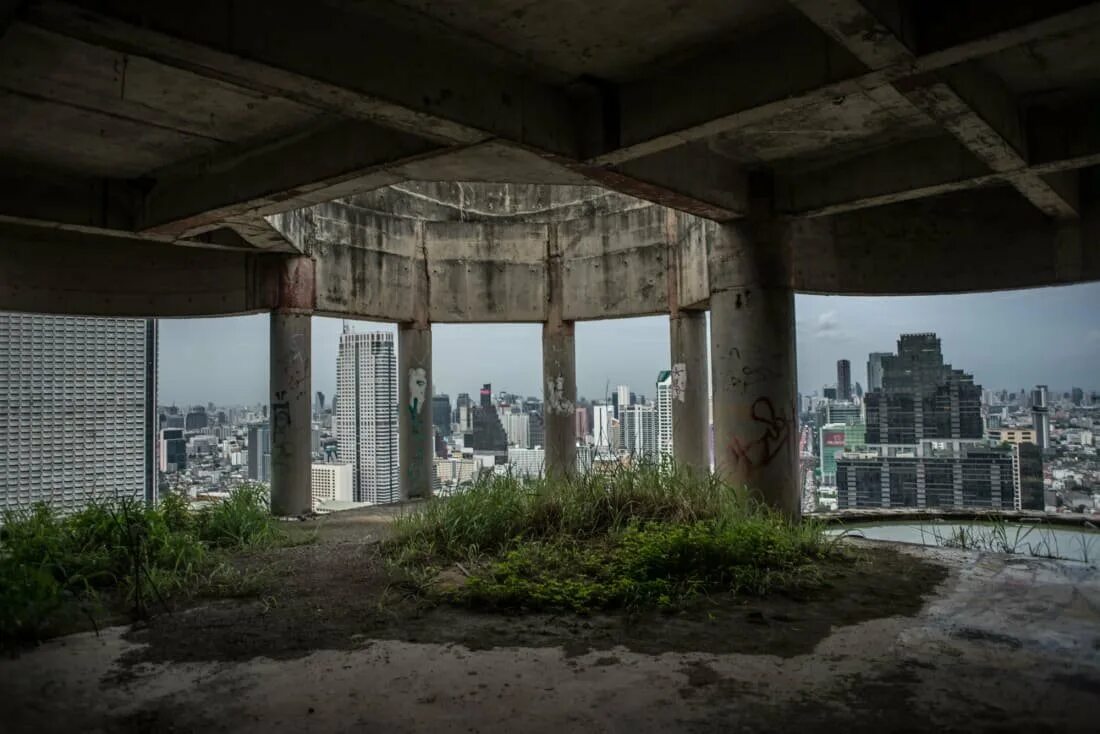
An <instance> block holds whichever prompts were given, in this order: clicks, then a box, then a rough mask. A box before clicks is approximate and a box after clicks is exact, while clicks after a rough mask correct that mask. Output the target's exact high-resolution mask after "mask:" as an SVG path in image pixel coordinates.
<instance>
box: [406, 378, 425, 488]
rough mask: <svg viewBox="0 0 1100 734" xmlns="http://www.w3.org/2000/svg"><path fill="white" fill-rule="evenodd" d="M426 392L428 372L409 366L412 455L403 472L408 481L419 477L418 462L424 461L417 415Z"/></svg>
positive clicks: (416, 479) (422, 404) (414, 481)
mask: <svg viewBox="0 0 1100 734" xmlns="http://www.w3.org/2000/svg"><path fill="white" fill-rule="evenodd" d="M427 394H428V373H427V370H425V369H424V368H423V367H410V368H409V404H408V406H407V408H408V411H409V424H410V427H411V429H412V444H413V446H414V449H413V457H412V461H411V462H410V463H409V466H407V467H405V474H406V476H408V477H409V480H410V482H412V483H414V484H415V483H416V482H417V481H418V480H419V479H420V464H421V462H423V461H424V442H423V441H422V440H421V439H420V437H421V434H422V430H421V427H420V421H419V420H417V416H418V415H419V414H420V410H421V409H422V408H423V407H424V403H425V396H426V395H427Z"/></svg>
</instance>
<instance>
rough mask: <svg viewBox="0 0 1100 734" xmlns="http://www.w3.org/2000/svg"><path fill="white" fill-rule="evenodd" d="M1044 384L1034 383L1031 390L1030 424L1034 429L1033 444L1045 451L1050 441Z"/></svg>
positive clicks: (1048, 414)
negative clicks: (1033, 387)
mask: <svg viewBox="0 0 1100 734" xmlns="http://www.w3.org/2000/svg"><path fill="white" fill-rule="evenodd" d="M1049 399H1050V398H1049V395H1048V393H1047V386H1046V385H1036V386H1035V389H1034V390H1032V391H1031V425H1032V427H1033V428H1034V429H1035V445H1036V446H1038V447H1039V450H1040V451H1046V449H1047V445H1048V444H1049V443H1050V412H1049V410H1050V403H1049V402H1048V401H1049Z"/></svg>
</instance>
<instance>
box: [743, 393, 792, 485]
mask: <svg viewBox="0 0 1100 734" xmlns="http://www.w3.org/2000/svg"><path fill="white" fill-rule="evenodd" d="M749 414H750V417H751V418H752V421H753V427H754V430H752V431H750V432H749V435H747V436H734V437H733V440H731V441H730V445H729V451H730V455H731V456H732V457H733V464H734V466H735V467H738V468H741V469H743V470H744V471H746V472H750V473H751V472H752V471H755V470H757V469H760V468H762V467H765V466H767V465H769V464H771V463H772V461H773V460H774V459H775V457H776V456H778V455H779V454H780V452H781V451H783V450H784V449H789V448H790V442H791V430H792V428H793V424H794V421H793V413H792V415H791V416H787V415H784V414H783V412H782V411H776V409H775V406H774V405H773V404H772V401H771V398H768V397H759V398H757V399H756V400H755V401H754V402H753V404H752V408H751V409H750V411H749Z"/></svg>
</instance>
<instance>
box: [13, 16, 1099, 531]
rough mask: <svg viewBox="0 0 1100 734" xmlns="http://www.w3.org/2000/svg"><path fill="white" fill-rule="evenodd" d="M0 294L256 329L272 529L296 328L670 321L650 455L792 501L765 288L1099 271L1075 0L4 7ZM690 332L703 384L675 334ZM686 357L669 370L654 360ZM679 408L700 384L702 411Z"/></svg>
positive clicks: (554, 376) (417, 449)
mask: <svg viewBox="0 0 1100 734" xmlns="http://www.w3.org/2000/svg"><path fill="white" fill-rule="evenodd" d="M0 34H2V36H0V110H2V111H3V120H4V122H5V124H4V125H3V126H0V190H2V191H3V196H2V197H0V309H4V310H21V311H35V312H45V313H72V314H99V315H118V316H160V317H172V316H205V315H213V314H233V313H247V312H256V311H271V313H272V325H271V330H272V332H271V333H272V347H273V348H272V378H271V390H272V397H271V401H272V404H273V411H274V415H275V420H274V421H273V435H272V457H273V469H274V486H273V499H274V503H275V507H276V510H277V511H279V512H284V513H297V512H300V511H304V510H306V509H308V508H309V501H310V495H309V461H310V456H309V439H310V434H309V395H310V390H309V377H310V360H309V318H308V317H309V315H311V314H321V315H331V316H342V317H348V318H373V319H386V320H391V321H394V322H398V323H399V324H400V325H401V326H400V332H399V333H400V346H401V353H402V357H401V369H402V374H401V376H400V379H399V382H400V385H401V391H402V392H401V400H402V406H401V414H402V419H401V444H402V449H401V457H402V461H403V464H404V465H403V468H402V482H403V484H402V486H403V488H404V492H405V493H406V494H407V495H409V496H415V495H418V494H424V493H426V492H427V491H429V486H430V485H429V483H428V477H429V474H430V472H429V468H430V466H429V463H430V461H431V452H430V444H429V443H428V441H430V429H431V418H430V407H429V403H430V400H429V399H427V397H428V396H426V395H425V396H424V398H425V399H423V400H421V399H419V398H420V397H421V395H422V393H421V390H422V388H423V386H424V385H425V384H427V385H430V379H431V324H432V323H436V322H501V321H528V322H541V323H542V324H543V325H544V326H543V347H544V360H543V363H544V371H545V374H544V376H543V384H544V390H545V400H546V405H547V420H546V444H547V463H548V465H549V467H550V469H551V470H552V471H568V470H569V467H572V466H573V463H572V454H573V451H574V448H573V440H572V430H573V407H572V404H573V402H574V400H575V398H576V385H575V377H574V371H573V370H574V366H573V357H574V342H573V324H574V322H576V321H578V320H585V319H601V318H610V317H622V316H631V315H639V314H656V313H668V314H669V315H670V322H671V329H672V335H671V336H672V345H673V347H672V349H673V354H672V355H671V364H673V365H674V366H676V367H677V368H678V369H679V375H680V376H682V377H683V381H682V382H681V385H682V388H683V389H682V390H679V391H678V397H679V398H682V400H679V399H678V400H677V405H676V410H675V412H674V420H675V422H676V426H675V431H676V440H675V446H676V449H677V452H678V454H679V455H680V458H681V459H683V460H684V461H687V462H690V463H695V464H699V463H702V462H703V461H704V459H703V457H704V456H705V451H700V449H699V447H700V445H701V444H702V443H703V442H705V441H706V435H705V430H706V428H705V427H706V424H707V417H706V414H705V411H706V404H707V401H706V394H705V390H706V387H705V385H706V375H707V372H708V371H710V372H711V374H712V378H713V401H714V425H715V434H716V435H715V446H716V449H715V451H716V457H715V459H716V465H717V467H718V469H719V471H721V472H722V473H723V474H724V475H726V476H727V477H728V478H729V479H731V480H733V481H735V482H739V483H741V482H744V483H747V484H749V485H751V486H753V487H755V488H756V489H757V490H758V491H760V492H761V493H762V494H763V496H765V497H766V498H767V499H768V500H769V501H770V502H771V503H772V504H774V505H775V506H777V507H780V508H783V509H784V510H785V511H787V512H788V513H790V514H792V515H794V514H797V512H798V496H797V484H798V483H797V479H796V476H797V448H796V444H797V441H796V436H797V412H796V410H795V406H794V397H795V392H796V386H795V369H794V365H795V359H794V308H793V295H792V294H793V292H794V291H805V292H815V293H849V294H855V293H859V294H901V293H946V292H960V291H971V290H988V289H997V288H1018V287H1026V286H1040V285H1052V284H1059V283H1072V282H1080V281H1084V280H1094V279H1098V278H1100V245H1098V243H1097V229H1098V227H1100V214H1098V212H1097V187H1096V179H1097V164H1098V163H1100V97H1098V96H1097V94H1098V92H1100V52H1098V48H1097V46H1098V44H1100V3H1090V2H1077V1H1074V0H1055V1H1053V2H1046V3H1034V2H1028V1H1027V0H1005V1H1004V2H999V3H996V5H995V9H993V8H992V7H991V5H990V4H989V3H985V2H981V1H980V0H961V1H957V0H956V1H951V2H948V1H947V0H920V1H918V0H863V1H862V2H861V1H860V0H791V1H790V2H787V3H779V2H773V1H771V0H740V1H737V2H729V1H728V0H725V1H719V0H703V1H701V2H693V3H689V4H683V3H662V2H652V1H650V0H639V2H638V3H637V4H636V5H635V6H634V7H633V8H631V10H630V12H624V11H623V10H622V8H621V6H620V5H618V4H604V3H590V2H581V1H580V0H578V1H576V2H574V1H573V0H569V1H567V2H557V3H543V4H534V5H532V4H530V3H526V2H524V3H520V2H513V1H511V0H493V1H491V2H479V3H459V2H456V1H450V0H448V1H444V2H438V1H437V2H426V1H424V0H396V1H395V2H374V3H356V2H351V1H350V0H329V1H328V2H324V3H304V2H284V1H282V0H275V1H274V2H271V1H268V2H258V1H254V0H234V2H215V1H213V0H211V1H210V2H197V3H187V4H186V5H180V4H177V3H171V2H160V1H155V0H154V1H151V2H136V1H129V0H100V1H94V0H76V1H74V2H54V1H52V0H45V1H35V0H31V1H20V0H15V1H14V2H12V1H10V0H8V1H5V2H2V3H0ZM706 309H709V310H710V314H711V321H710V323H711V340H712V346H713V364H712V365H710V366H709V367H708V366H707V355H706V350H705V345H706V339H705V334H704V327H703V323H704V321H703V318H702V317H701V316H700V313H701V312H703V311H705V310H706ZM680 366H682V367H680ZM700 391H701V392H700Z"/></svg>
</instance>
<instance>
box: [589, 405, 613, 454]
mask: <svg viewBox="0 0 1100 734" xmlns="http://www.w3.org/2000/svg"><path fill="white" fill-rule="evenodd" d="M611 419H612V406H610V405H595V406H593V407H592V439H593V441H592V443H593V444H594V445H595V448H596V455H598V456H600V455H606V454H608V453H611V451H612V450H613V449H614V448H616V447H615V446H613V445H612V438H611Z"/></svg>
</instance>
